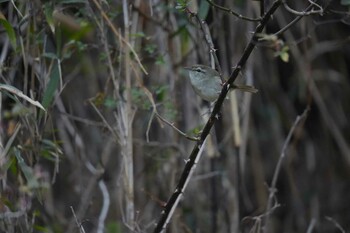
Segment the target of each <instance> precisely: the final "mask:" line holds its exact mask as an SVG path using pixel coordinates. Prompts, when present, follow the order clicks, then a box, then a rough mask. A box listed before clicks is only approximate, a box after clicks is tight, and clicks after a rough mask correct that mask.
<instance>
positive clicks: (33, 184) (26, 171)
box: [14, 148, 39, 188]
mask: <svg viewBox="0 0 350 233" xmlns="http://www.w3.org/2000/svg"><path fill="white" fill-rule="evenodd" d="M14 153H15V156H16V159H17V163H18V165H19V167H20V169H21V171H22V173H23V175H24V177H25V178H26V180H27V185H28V187H29V188H39V182H38V180H37V178H36V177H35V175H34V171H33V169H32V168H31V167H29V166H28V165H27V164H26V163H25V162H24V159H23V158H22V156H21V154H20V151H19V150H18V149H17V148H16V149H15V150H14Z"/></svg>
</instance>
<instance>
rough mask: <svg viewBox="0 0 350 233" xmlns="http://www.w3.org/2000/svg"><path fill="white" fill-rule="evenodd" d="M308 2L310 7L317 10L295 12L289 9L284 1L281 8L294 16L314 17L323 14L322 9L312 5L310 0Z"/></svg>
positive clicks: (314, 4)
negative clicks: (314, 7)
mask: <svg viewBox="0 0 350 233" xmlns="http://www.w3.org/2000/svg"><path fill="white" fill-rule="evenodd" d="M309 2H310V3H311V6H316V7H318V8H319V10H311V11H296V10H294V9H292V8H291V7H289V6H288V4H287V2H286V1H283V6H284V8H285V9H286V10H287V11H289V12H290V13H292V14H294V15H299V16H307V15H315V14H320V15H322V14H323V8H322V7H321V6H320V5H318V4H316V3H314V2H313V1H310V0H309Z"/></svg>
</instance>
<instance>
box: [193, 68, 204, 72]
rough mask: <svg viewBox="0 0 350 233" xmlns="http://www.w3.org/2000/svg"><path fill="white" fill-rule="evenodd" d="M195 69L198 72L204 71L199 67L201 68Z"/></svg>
mask: <svg viewBox="0 0 350 233" xmlns="http://www.w3.org/2000/svg"><path fill="white" fill-rule="evenodd" d="M195 71H197V72H199V73H204V70H203V69H201V68H199V67H197V68H195Z"/></svg>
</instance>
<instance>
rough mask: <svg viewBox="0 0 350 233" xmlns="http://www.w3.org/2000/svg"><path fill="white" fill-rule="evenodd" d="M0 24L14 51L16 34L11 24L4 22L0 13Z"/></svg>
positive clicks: (3, 17) (4, 19)
mask: <svg viewBox="0 0 350 233" xmlns="http://www.w3.org/2000/svg"><path fill="white" fill-rule="evenodd" d="M0 23H1V25H2V26H3V27H4V28H5V30H6V32H7V36H8V37H9V39H10V43H11V45H12V47H13V49H14V50H16V48H17V40H16V33H15V30H14V29H13V27H12V26H11V24H10V23H9V22H8V21H7V20H6V18H5V16H4V15H3V14H2V12H1V11H0Z"/></svg>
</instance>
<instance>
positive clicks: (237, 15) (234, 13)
mask: <svg viewBox="0 0 350 233" xmlns="http://www.w3.org/2000/svg"><path fill="white" fill-rule="evenodd" d="M206 1H207V2H208V3H209V4H210V5H211V6H213V7H215V8H217V9H219V10H222V11H225V12H227V13H230V14H231V15H234V16H236V17H237V18H239V19H243V20H247V21H253V22H259V21H260V20H261V18H249V17H245V16H243V15H241V14H239V13H237V12H235V11H233V10H231V9H230V8H226V7H223V6H220V5H218V4H216V3H214V2H213V1H212V0H206Z"/></svg>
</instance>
